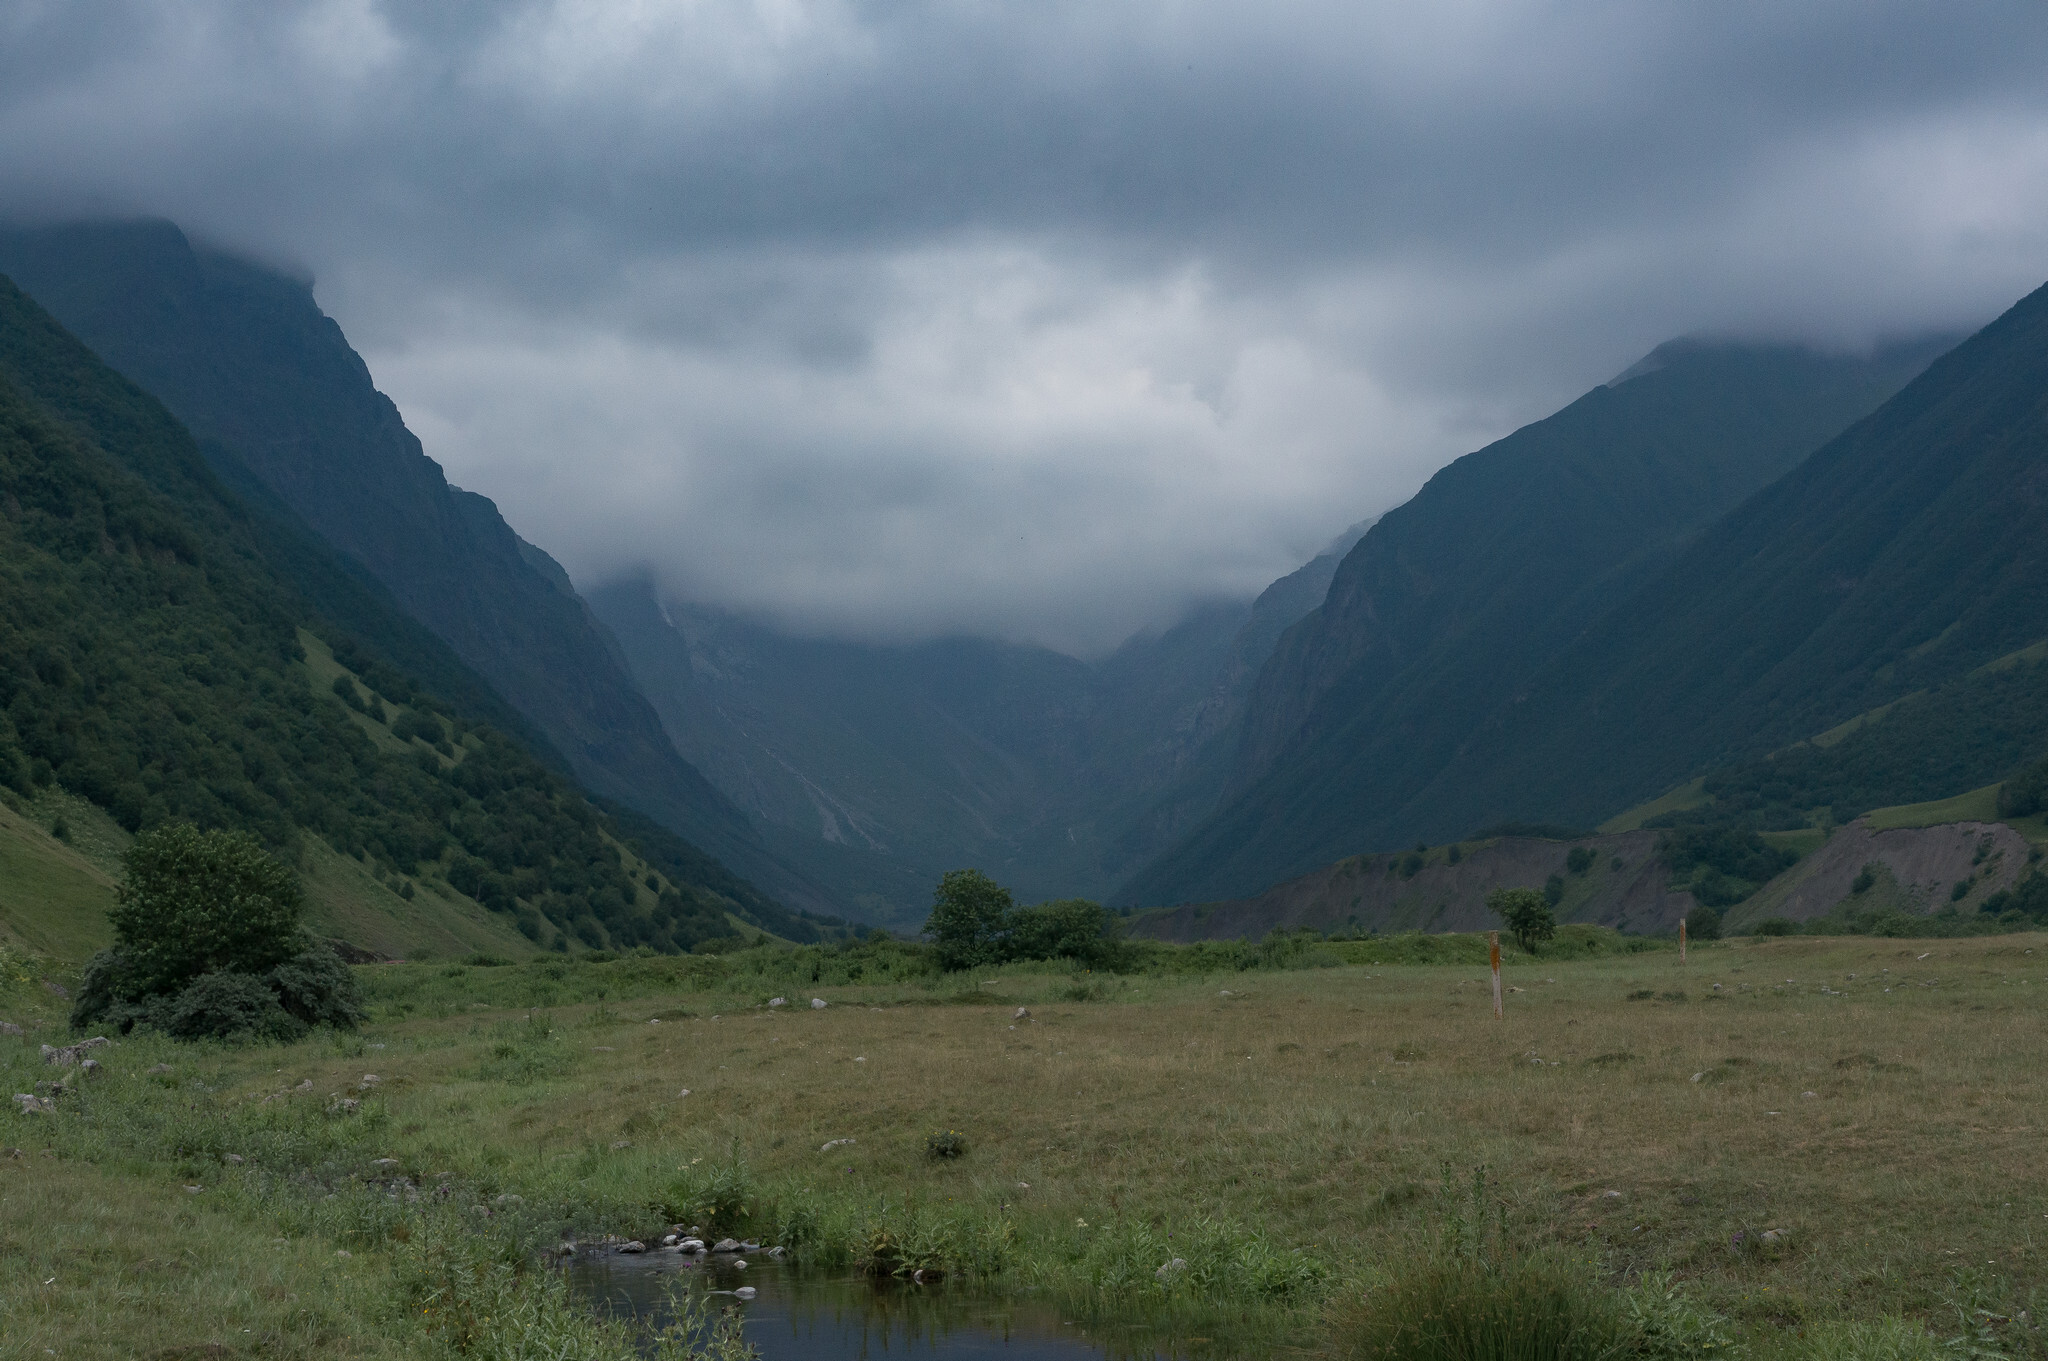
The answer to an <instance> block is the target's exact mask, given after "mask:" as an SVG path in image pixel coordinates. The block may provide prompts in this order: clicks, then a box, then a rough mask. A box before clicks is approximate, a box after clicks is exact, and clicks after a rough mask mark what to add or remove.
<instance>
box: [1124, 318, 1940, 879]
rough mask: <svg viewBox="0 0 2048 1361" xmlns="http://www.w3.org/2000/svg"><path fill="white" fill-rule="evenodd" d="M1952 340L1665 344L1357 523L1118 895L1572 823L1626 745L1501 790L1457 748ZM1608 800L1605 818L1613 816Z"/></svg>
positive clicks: (1605, 738) (1569, 754) (1630, 618)
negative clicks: (1195, 794) (1223, 750)
mask: <svg viewBox="0 0 2048 1361" xmlns="http://www.w3.org/2000/svg"><path fill="white" fill-rule="evenodd" d="M1947 343H1948V342H1947V341H1945V340H1930V341H1925V342H1920V343H1916V344H1912V345H1902V346H1896V347H1892V348H1890V349H1887V350H1884V351H1881V352H1879V353H1877V354H1876V355H1874V356H1871V357H1867V358H1858V357H1852V356H1842V355H1824V354H1819V353H1815V352H1812V351H1810V350H1805V349H1801V348H1797V347H1789V346H1763V345H1746V344H1734V343H1711V344H1710V343H1703V342H1698V341H1685V342H1674V343H1672V344H1669V345H1666V346H1663V347H1660V348H1659V349H1658V350H1657V351H1656V352H1655V353H1654V354H1653V355H1651V356H1650V357H1649V358H1648V359H1647V360H1645V361H1644V362H1643V363H1641V364H1638V365H1637V366H1635V367H1634V368H1633V369H1631V370H1630V371H1629V372H1628V373H1627V374H1625V375H1623V377H1622V378H1620V379H1617V380H1616V381H1615V383H1613V384H1611V385H1608V386H1604V387H1600V388H1596V389H1594V390H1593V391H1592V392H1589V393H1587V394H1586V395H1585V396H1584V397H1582V398H1580V399H1579V400H1578V401H1576V402H1574V403H1572V404H1571V405H1570V406H1568V407H1566V408H1565V409H1564V410H1562V411H1560V412H1558V413H1557V414H1556V415H1554V416H1551V417H1549V418H1547V419H1545V420H1543V421H1539V422H1537V423H1535V424H1533V425H1530V426H1527V427H1524V428H1523V429H1521V430H1518V431H1516V432H1515V433H1514V434H1512V435H1510V436H1508V437H1507V438H1505V439H1503V440H1500V441H1498V442H1496V443H1495V444H1492V445H1490V446H1488V447H1487V448H1485V449H1482V450H1480V451H1479V452H1477V453H1475V454H1471V455H1468V456H1466V457H1465V458H1462V459H1459V460H1458V461H1456V462H1455V463H1453V464H1451V465H1450V466H1449V467H1447V468H1445V469H1443V470H1442V471H1441V472H1439V473H1438V474H1437V475H1436V476H1435V477H1434V478H1432V479H1431V480H1430V482H1429V483H1428V485H1427V486H1425V487H1424V488H1423V490H1422V491H1421V492H1419V493H1418V494H1417V495H1416V496H1415V497H1414V499H1413V500H1411V501H1409V502H1408V503H1407V504H1405V505H1403V506H1401V507H1399V508H1397V509H1396V510H1393V511H1390V512H1389V513H1388V514H1386V515H1385V516H1383V517H1382V518H1381V519H1380V520H1379V522H1378V523H1377V524H1375V525H1374V526H1373V528H1372V530H1371V531H1370V532H1369V533H1368V534H1366V536H1365V537H1364V538H1363V539H1362V540H1361V541H1360V542H1359V544H1358V546H1357V547H1356V548H1354V549H1352V550H1351V552H1350V553H1349V554H1348V555H1347V556H1346V557H1345V559H1344V561H1343V563H1342V565H1341V566H1340V567H1339V568H1338V570H1337V572H1336V575H1335V577H1334V579H1333V580H1332V583H1331V586H1330V590H1329V594H1328V597H1327V599H1326V600H1325V601H1324V602H1323V604H1322V606H1321V608H1319V609H1318V610H1317V611H1315V612H1314V613H1313V614H1311V615H1310V616H1309V617H1307V618H1306V619H1304V620H1303V621H1302V622H1301V623H1299V624H1297V625H1296V626H1295V627H1294V628H1293V629H1292V630H1290V631H1289V632H1288V633H1287V635H1286V636H1285V637H1283V638H1282V639H1281V640H1280V642H1279V644H1278V646H1277V647H1276V648H1275V649H1274V652H1273V655H1272V656H1271V658H1270V659H1269V660H1268V661H1267V663H1266V665H1265V667H1264V668H1263V670H1262V671H1261V673H1260V675H1259V677H1258V680H1257V683H1256V685H1255V686H1254V687H1253V691H1252V694H1251V696H1250V699H1249V701H1248V704H1247V706H1246V710H1245V715H1244V718H1243V720H1242V723H1243V736H1242V739H1241V741H1240V742H1239V743H1238V744H1237V747H1236V751H1235V754H1234V760H1235V764H1234V766H1233V768H1232V770H1231V772H1230V776H1229V792H1228V794H1227V796H1226V798H1225V800H1224V801H1223V803H1222V806H1221V808H1220V811H1218V812H1217V813H1216V814H1215V815H1214V816H1212V817H1210V818H1208V819H1205V820H1203V821H1202V822H1200V823H1198V824H1197V825H1195V826H1194V827H1193V828H1192V829H1191V830H1189V831H1188V832H1187V833H1186V834H1185V835H1184V836H1183V837H1182V838H1181V839H1180V840H1179V841H1178V842H1177V843H1176V844H1175V845H1174V846H1173V847H1171V848H1170V849H1168V850H1167V851H1166V852H1165V853H1164V854H1162V855H1161V856H1160V857H1158V858H1157V859H1156V860H1155V861H1154V862H1153V863H1151V864H1150V865H1149V866H1147V867H1145V868H1144V869H1143V870H1142V871H1140V872H1139V873H1137V874H1135V875H1134V876H1133V877H1132V878H1131V879H1130V880H1129V881H1128V882H1127V883H1126V885H1125V886H1124V888H1123V889H1122V890H1121V891H1120V893H1119V901H1122V902H1126V903H1134V904H1147V903H1172V902H1187V901H1203V900H1208V899H1218V898H1235V897H1242V896H1244V895H1247V894H1250V893H1254V892H1257V891H1258V890H1259V889H1261V888H1264V887H1265V886H1267V885H1270V884H1273V883H1276V882H1278V881H1279V880H1282V879H1285V878H1289V877H1291V876H1293V875H1296V874H1300V873H1304V872H1306V871H1308V870H1310V869H1313V868H1314V867H1315V866H1317V865H1319V864H1323V863H1326V862H1328V861H1331V860H1335V859H1338V858H1340V857H1342V856H1345V855H1349V854H1354V853H1357V852H1359V851H1364V850H1371V849H1374V848H1385V847H1389V846H1399V845H1405V844H1408V843H1409V842H1412V841H1414V840H1416V839H1417V838H1427V839H1431V840H1443V839H1447V838H1449V837H1453V836H1458V835H1463V834H1465V833H1468V832H1470V831H1471V830H1472V829H1473V828H1474V827H1477V826H1480V825H1482V824H1484V823H1486V822H1489V821H1498V820H1500V816H1507V815H1509V814H1498V815H1497V814H1496V810H1497V809H1499V808H1502V807H1509V808H1511V813H1512V815H1515V816H1527V817H1535V818H1540V819H1544V820H1570V817H1567V816H1566V812H1567V810H1568V809H1578V810H1582V811H1580V812H1578V813H1575V814H1572V815H1571V816H1575V817H1579V818H1584V817H1586V816H1589V813H1588V812H1587V811H1584V810H1589V809H1590V808H1591V807H1592V806H1594V805H1595V804H1597V803H1598V802H1599V801H1598V800H1595V799H1587V798H1579V797H1575V798H1572V799H1568V800H1565V801H1564V802H1563V803H1561V804H1559V805H1558V806H1557V807H1555V808H1553V806H1552V802H1551V800H1552V795H1553V794H1555V793H1558V792H1559V791H1560V790H1561V789H1562V787H1563V786H1566V785H1570V784H1573V782H1574V781H1575V779H1576V775H1577V772H1578V771H1579V770H1580V769H1581V768H1582V767H1583V765H1584V763H1585V761H1586V759H1587V756H1588V748H1589V747H1596V748H1600V749H1602V750H1605V749H1607V748H1608V747H1610V746H1611V745H1612V744H1613V743H1614V742H1616V741H1618V740H1621V739H1620V737H1619V734H1613V733H1607V732H1599V733H1595V732H1579V733H1577V734H1576V735H1575V746H1574V747H1573V748H1572V749H1570V750H1568V751H1567V750H1560V749H1558V748H1556V747H1554V746H1553V747H1551V748H1550V749H1549V750H1548V753H1547V755H1548V759H1549V761H1550V762H1551V764H1550V765H1548V766H1547V767H1546V768H1545V769H1543V770H1542V771H1541V772H1537V771H1534V770H1532V769H1531V768H1529V767H1527V766H1518V767H1517V772H1516V780H1517V782H1516V783H1507V782H1503V781H1495V780H1492V779H1491V778H1490V774H1489V772H1487V771H1485V770H1484V769H1482V768H1481V764H1480V763H1478V762H1477V761H1476V760H1475V758H1474V756H1473V753H1475V752H1477V751H1478V750H1479V749H1480V745H1479V744H1480V743H1481V741H1482V739H1483V738H1484V737H1485V736H1486V735H1487V734H1488V733H1490V732H1491V731H1493V730H1494V729H1495V728H1497V727H1499V726H1500V725H1501V724H1503V723H1504V722H1507V721H1508V720H1509V718H1510V717H1513V716H1516V715H1521V716H1526V715H1528V714H1533V713H1534V712H1536V711H1535V710H1533V709H1531V708H1530V707H1529V704H1528V697H1529V695H1530V693H1531V690H1530V687H1531V684H1532V681H1533V678H1534V677H1535V676H1536V675H1537V674H1538V673H1539V672H1541V671H1542V670H1543V669H1544V668H1545V667H1546V666H1547V665H1549V664H1551V663H1552V662H1553V661H1557V660H1559V659H1563V658H1569V657H1577V656H1578V655H1579V654H1580V653H1581V651H1582V649H1583V647H1584V639H1585V636H1586V634H1587V632H1588V630H1589V629H1590V628H1592V627H1593V626H1594V625H1595V624H1597V623H1600V622H1601V621H1603V620H1612V621H1613V628H1614V629H1615V630H1616V635H1617V636H1625V635H1626V634H1627V633H1628V631H1629V629H1630V628H1631V627H1633V626H1634V624H1635V621H1636V617H1635V615H1634V614H1632V613H1629V612H1618V613H1617V612H1616V609H1617V606H1618V605H1619V604H1620V602H1622V601H1624V600H1628V599H1630V598H1631V596H1632V594H1633V593H1634V592H1636V591H1637V590H1639V589H1640V588H1641V587H1642V586H1643V584H1644V583H1645V582H1646V581H1650V580H1656V579H1661V578H1662V577H1663V575H1664V574H1665V573H1666V572H1667V571H1670V570H1671V564H1672V563H1673V561H1674V559H1675V558H1677V557H1678V555H1680V554H1681V553H1683V552H1684V551H1685V546H1686V544H1687V543H1688V541H1689V539H1690V538H1691V537H1692V536H1695V535H1697V534H1699V533H1700V532H1701V531H1702V529H1703V528H1704V527H1705V526H1707V525H1709V524H1710V523H1712V522H1713V521H1714V520H1715V519H1716V517H1718V516H1720V515H1723V514H1725V513H1727V512H1728V511H1729V510H1731V509H1732V508H1734V507H1735V506H1736V505H1738V504H1739V503H1741V502H1742V501H1743V500H1744V499H1745V498H1747V497H1749V496H1750V495H1752V494H1753V493H1755V492H1756V491H1758V490H1759V489H1760V488H1762V487H1764V486H1766V485H1767V484H1769V483H1771V482H1772V481H1773V480H1774V479H1776V478H1778V477H1781V476H1783V475H1784V474H1785V473H1786V472H1787V471H1788V470H1790V469H1791V468H1793V467H1794V466H1795V465H1797V464H1798V463H1799V461H1800V460H1801V459H1802V458H1803V457H1804V456H1806V455H1807V454H1809V453H1810V452H1811V451H1812V450H1814V449H1815V448H1816V447H1818V446H1819V445H1820V444H1822V443H1823V442H1824V441H1826V440H1827V439H1828V438H1829V437H1831V436H1833V435H1835V434H1837V433H1838V432H1840V431H1841V430H1843V428H1844V427H1846V426H1848V425H1849V424H1850V423H1851V422H1853V421H1856V420H1857V419H1859V418H1861V417H1863V416H1865V415H1867V414H1868V413H1870V412H1871V411H1872V410H1873V409H1874V408H1876V407H1877V406H1878V405H1879V404H1880V403H1882V402H1883V401H1885V400H1886V399H1887V398H1888V397H1890V396H1891V395H1892V394H1894V393H1896V392H1898V390H1899V389H1900V388H1901V386H1903V385H1904V384H1905V383H1906V382H1907V381H1908V380H1909V379H1911V378H1912V377H1913V376H1914V374H1916V373H1917V372H1919V371H1920V370H1921V369H1922V368H1924V367H1925V365H1926V363H1927V362H1928V361H1929V360H1930V359H1931V358H1932V357H1933V356H1934V355H1935V354H1937V353H1939V352H1940V351H1941V350H1942V349H1944V348H1946V346H1947ZM1640 697H1641V698H1643V699H1644V700H1645V702H1646V703H1650V704H1654V702H1655V701H1654V699H1652V698H1650V697H1647V696H1640ZM1672 741H1674V742H1675V743H1677V744H1680V745H1683V743H1684V741H1685V739H1684V738H1682V737H1674V738H1673V739H1672ZM1697 754H1699V753H1696V755H1697ZM1482 788H1484V789H1486V790H1488V791H1490V793H1489V796H1488V797H1480V796H1479V790H1480V789H1482ZM1578 792H1580V793H1583V792H1584V791H1583V790H1581V791H1578ZM1510 795H1512V797H1510ZM1615 798H1616V799H1617V801H1616V802H1614V804H1613V806H1612V807H1608V808H1607V811H1608V812H1612V811H1615V809H1616V808H1618V807H1620V806H1624V805H1625V804H1626V803H1627V802H1629V801H1630V800H1628V799H1626V798H1620V797H1619V796H1615ZM1593 820H1596V821H1597V820H1598V819H1597V818H1595V819H1593Z"/></svg>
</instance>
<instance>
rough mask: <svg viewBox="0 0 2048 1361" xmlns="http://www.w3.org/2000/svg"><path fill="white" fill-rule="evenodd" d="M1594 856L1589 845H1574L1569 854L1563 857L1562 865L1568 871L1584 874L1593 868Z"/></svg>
mask: <svg viewBox="0 0 2048 1361" xmlns="http://www.w3.org/2000/svg"><path fill="white" fill-rule="evenodd" d="M1594 858H1595V857H1594V855H1593V848H1592V847H1591V846H1574V847H1572V849H1571V854H1569V855H1567V856H1566V857H1565V858H1564V867H1565V869H1566V871H1568V872H1569V873H1572V874H1584V873H1585V872H1586V871H1587V870H1589V869H1591V868H1593V861H1594Z"/></svg>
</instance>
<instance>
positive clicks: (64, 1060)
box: [43, 1035, 113, 1068]
mask: <svg viewBox="0 0 2048 1361" xmlns="http://www.w3.org/2000/svg"><path fill="white" fill-rule="evenodd" d="M112 1043H113V1041H112V1040H110V1039H108V1038H107V1037H106V1036H104V1035H95V1036H93V1037H92V1038H91V1039H89V1040H80V1041H79V1042H78V1043H77V1044H67V1045H65V1046H63V1047H62V1048H61V1049H60V1048H53V1047H52V1046H50V1045H47V1044H46V1045H44V1046H43V1062H44V1063H47V1064H51V1065H54V1066H56V1067H59V1068H69V1067H70V1066H71V1065H72V1064H74V1063H77V1062H78V1061H79V1060H80V1059H82V1058H84V1057H85V1056H86V1055H87V1054H89V1053H91V1052H92V1051H93V1050H95V1049H97V1048H99V1047H100V1046H101V1045H103V1044H112Z"/></svg>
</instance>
